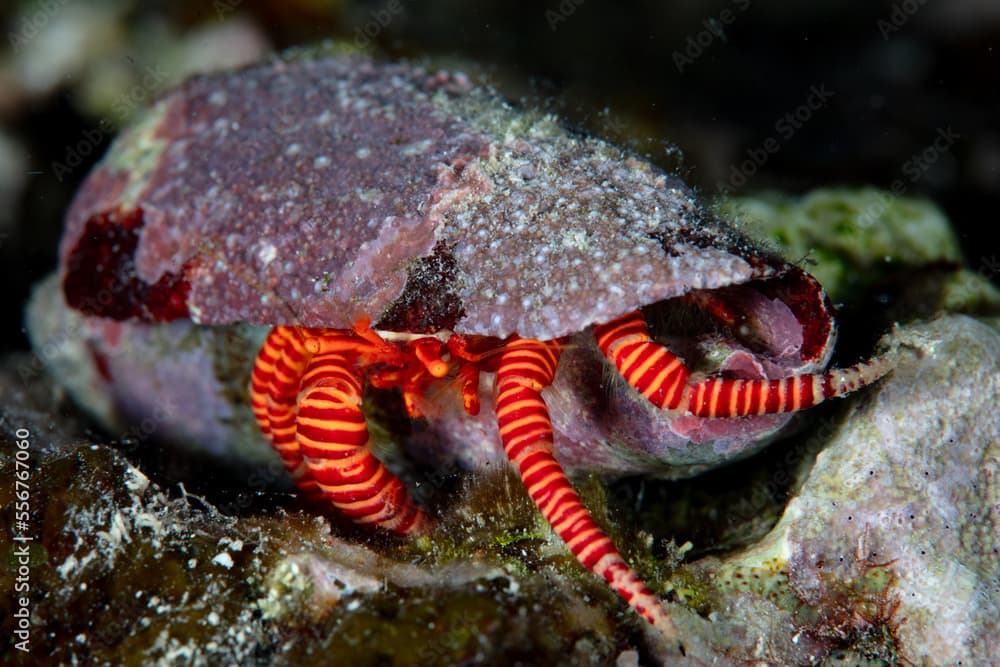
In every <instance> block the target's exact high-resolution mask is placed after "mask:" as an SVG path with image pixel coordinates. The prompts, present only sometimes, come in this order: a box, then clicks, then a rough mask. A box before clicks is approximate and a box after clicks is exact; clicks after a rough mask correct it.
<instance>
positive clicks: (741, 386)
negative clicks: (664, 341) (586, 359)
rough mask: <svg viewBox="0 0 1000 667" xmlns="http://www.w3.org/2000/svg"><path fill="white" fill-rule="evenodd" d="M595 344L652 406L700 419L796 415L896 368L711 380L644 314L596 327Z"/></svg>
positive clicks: (875, 365) (880, 361) (864, 366)
mask: <svg viewBox="0 0 1000 667" xmlns="http://www.w3.org/2000/svg"><path fill="white" fill-rule="evenodd" d="M594 334H595V336H596V337H597V345H598V347H600V348H601V351H602V352H603V353H604V356H606V357H607V358H608V360H609V361H611V363H612V364H614V365H615V367H616V368H617V369H618V371H619V372H620V373H621V375H622V377H624V378H625V380H626V381H627V382H628V383H629V384H630V385H632V386H633V387H635V389H636V390H638V391H639V393H640V394H642V395H643V396H645V397H646V398H647V399H648V400H649V401H650V402H651V403H652V404H653V405H655V406H656V407H658V408H665V409H667V410H680V411H686V412H690V413H691V414H693V415H695V416H698V417H707V418H729V417H745V416H748V415H763V414H776V413H781V412H795V411H798V410H804V409H806V408H809V407H812V406H814V405H816V404H817V403H820V402H822V401H825V400H827V399H829V398H836V397H838V396H843V395H845V394H849V393H851V392H852V391H854V390H856V389H858V388H860V387H863V386H865V385H866V384H870V383H872V382H875V381H876V380H878V379H879V378H881V377H882V376H883V375H885V374H886V373H888V372H889V371H890V370H892V363H891V361H890V360H889V359H888V358H886V357H880V358H876V359H872V360H870V361H866V362H862V363H858V364H855V365H854V366H851V367H849V368H844V369H834V370H830V371H826V372H825V373H806V374H802V375H792V376H790V377H785V378H777V379H774V380H771V379H766V378H764V379H739V378H728V377H719V376H713V377H707V378H703V379H700V380H697V381H692V379H691V371H690V369H688V368H687V366H685V365H684V362H683V361H681V360H680V358H679V357H677V356H676V355H675V354H673V353H672V352H670V350H668V349H667V348H666V347H664V346H663V345H661V344H659V343H657V342H655V341H654V340H652V338H651V337H650V335H649V329H648V328H647V326H646V322H645V320H643V318H642V314H641V313H639V312H638V311H633V312H631V313H628V314H627V315H625V316H623V317H621V318H619V319H617V320H615V321H613V322H610V323H608V324H603V325H600V326H597V327H595V328H594Z"/></svg>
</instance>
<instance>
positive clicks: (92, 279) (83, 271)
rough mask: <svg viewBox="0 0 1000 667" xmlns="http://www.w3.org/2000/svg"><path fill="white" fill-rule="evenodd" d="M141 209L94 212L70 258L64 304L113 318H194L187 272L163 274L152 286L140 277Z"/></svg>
mask: <svg viewBox="0 0 1000 667" xmlns="http://www.w3.org/2000/svg"><path fill="white" fill-rule="evenodd" d="M143 222H144V221H143V215H142V210H141V209H136V210H131V211H124V210H120V209H116V210H112V211H105V212H103V213H98V214H95V215H92V216H90V218H88V219H87V222H86V224H85V226H84V231H83V234H81V235H80V238H79V240H78V241H77V244H76V246H75V247H74V248H73V250H72V251H71V252H70V254H69V257H68V258H67V260H66V277H65V279H64V280H63V293H64V294H65V296H66V303H68V304H69V305H70V306H72V307H73V308H76V309H77V310H79V311H80V312H82V313H86V314H87V315H96V316H98V317H107V318H110V319H113V320H127V319H132V318H138V319H144V320H156V321H160V322H166V321H170V320H177V319H181V318H187V317H189V316H190V314H189V313H188V307H187V294H188V291H189V289H190V285H189V283H188V280H187V278H186V277H185V275H184V273H183V272H182V273H181V274H175V273H170V272H168V273H164V274H163V275H162V276H161V277H160V279H159V280H157V281H156V282H155V283H153V284H150V283H147V282H146V281H145V280H143V279H142V278H140V277H139V276H138V275H136V271H135V252H136V248H137V246H138V245H139V231H140V230H141V229H142V226H143Z"/></svg>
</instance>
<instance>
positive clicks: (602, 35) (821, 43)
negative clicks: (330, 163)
mask: <svg viewBox="0 0 1000 667" xmlns="http://www.w3.org/2000/svg"><path fill="white" fill-rule="evenodd" d="M8 5H10V6H8ZM22 5H24V6H22ZM77 5H80V6H84V7H86V6H101V7H105V8H107V7H112V8H113V9H114V16H115V17H116V21H117V23H118V25H119V28H118V29H119V30H120V31H126V32H127V31H129V30H132V29H133V28H134V27H135V26H145V27H147V28H148V26H149V25H155V26H161V27H163V26H166V28H164V31H165V32H166V33H167V34H176V35H178V38H179V39H180V37H181V36H183V35H187V34H190V33H192V32H193V31H197V30H199V29H203V28H205V27H206V26H209V27H211V26H212V25H215V24H218V23H220V22H227V21H233V20H240V21H245V22H248V23H249V24H250V25H251V26H253V27H254V28H255V29H256V30H258V31H259V33H260V34H261V35H263V36H265V37H266V41H267V42H268V43H270V45H272V46H273V47H275V48H279V49H280V48H285V47H288V46H293V45H298V44H306V43H310V42H314V41H316V40H319V39H323V38H327V37H335V38H338V37H339V38H343V39H347V40H355V41H359V42H371V43H372V44H373V45H374V46H375V47H376V48H377V49H378V50H380V51H382V52H384V53H386V54H388V55H390V56H393V57H395V56H401V57H412V58H424V57H428V56H431V57H434V58H440V59H442V61H453V60H454V59H459V60H460V61H464V62H468V61H474V62H476V63H479V66H480V68H481V69H482V71H484V72H485V74H486V75H487V76H488V77H489V78H490V79H491V80H493V81H494V82H495V83H496V84H497V85H499V86H500V87H501V88H502V89H503V90H504V91H505V92H506V93H507V94H508V95H510V96H513V97H514V98H519V97H522V96H523V97H526V98H528V99H529V101H533V102H534V103H540V104H543V105H545V106H548V107H550V108H552V109H554V110H558V111H559V112H560V113H562V114H563V115H565V116H567V117H569V118H570V120H571V122H573V123H575V124H577V125H579V126H580V127H581V128H584V129H587V130H589V131H592V132H595V133H598V134H601V135H604V136H607V137H609V138H612V139H616V140H618V141H622V142H625V143H628V144H629V145H630V146H632V147H633V148H635V149H636V150H638V151H640V152H642V153H644V154H646V155H647V156H648V157H649V158H650V159H652V160H653V161H655V162H657V163H659V164H661V165H663V166H665V167H667V168H668V169H671V170H672V171H677V172H679V173H681V174H682V175H683V176H684V177H685V178H686V179H687V180H688V181H689V182H691V183H692V184H694V185H696V186H698V187H699V188H700V189H701V191H702V192H703V193H704V195H705V196H706V197H708V198H712V197H714V196H716V195H717V193H718V191H719V187H720V185H725V183H726V181H727V179H729V177H730V174H731V173H732V169H733V165H739V164H740V163H742V162H744V161H745V160H747V159H748V153H747V151H748V150H751V149H755V148H758V147H760V146H761V145H762V144H763V143H764V142H765V140H766V139H767V138H768V137H775V138H777V139H778V140H779V150H778V152H777V153H775V154H772V155H769V156H768V158H767V160H766V162H765V163H764V164H763V165H762V166H760V167H759V168H757V167H756V166H755V167H754V168H753V171H754V172H755V173H753V175H752V176H749V177H748V178H747V180H746V183H745V184H744V185H743V186H742V187H741V188H735V191H736V192H737V193H740V194H743V193H750V192H752V191H755V190H760V189H767V188H777V189H780V190H783V191H786V192H804V191H807V190H809V189H810V188H813V187H817V186H826V185H836V184H853V185H874V186H881V187H889V186H890V185H891V184H892V183H893V182H894V181H896V180H898V179H902V181H903V182H904V183H905V187H906V194H907V195H918V196H926V197H928V198H930V199H932V200H934V201H935V202H937V203H938V204H940V205H941V206H942V207H943V208H944V209H945V211H946V212H947V214H948V215H949V216H950V218H951V220H952V221H953V223H954V225H955V226H956V228H957V229H958V231H959V233H960V237H961V242H962V245H963V248H964V251H965V253H966V257H967V259H968V262H969V264H970V266H971V267H972V268H973V269H979V270H984V269H985V271H984V272H986V273H990V272H993V277H994V280H995V279H996V274H995V271H994V268H995V266H996V263H997V259H996V254H997V246H996V244H995V242H994V241H993V239H992V236H993V234H994V233H995V230H996V227H997V224H996V211H997V208H998V205H1000V127H998V123H997V118H998V117H1000V115H998V112H1000V74H998V72H1000V48H998V46H1000V40H998V37H1000V3H996V2H991V1H989V0H952V1H948V2H945V1H944V0H925V1H924V2H920V1H919V0H899V1H897V2H868V1H861V0H858V1H844V2H835V1H825V2H824V1H822V0H819V1H816V2H809V3H803V2H791V1H789V2H785V1H782V0H720V1H717V2H694V1H674V2H663V1H653V0H648V1H645V2H627V3H607V2H597V1H596V0H582V1H581V0H563V1H562V2H553V1H549V2H527V1H522V2H511V1H509V0H504V1H500V0H496V1H485V2H484V1H477V2H466V1H463V0H441V1H437V2H432V1H421V0H383V1H375V2H348V1H344V2H335V1H333V2H322V1H319V0H298V1H293V2H281V3H278V2H265V1H254V0H246V1H245V2H239V0H216V2H214V3H212V2H198V3H194V2H177V3H167V2H152V3H141V5H140V3H131V2H126V1H125V0H122V1H120V2H110V1H108V2H102V3H74V2H70V1H69V0H63V1H62V2H58V1H57V2H53V3H51V6H52V9H51V10H48V11H49V12H50V13H55V14H58V13H60V12H68V11H71V10H72V11H75V10H77V9H79V7H78V6H77ZM25 6H28V3H17V2H15V3H4V5H3V7H4V8H3V9H0V26H2V27H3V29H4V30H3V34H4V35H5V36H6V39H5V40H4V41H3V43H2V44H0V131H2V132H3V133H4V134H5V135H6V136H7V138H8V139H12V140H13V141H14V142H16V147H17V148H16V150H17V151H18V154H19V156H20V158H21V159H20V162H19V163H16V164H17V167H18V168H19V169H21V170H25V173H24V174H23V177H22V178H19V179H18V178H14V179H12V180H13V181H20V184H19V185H17V186H15V187H11V186H9V185H8V186H7V187H8V189H9V190H12V192H11V193H9V194H8V195H7V196H6V198H5V199H2V200H0V206H3V210H2V211H0V271H2V275H0V281H2V283H0V284H2V289H0V299H2V304H0V307H2V308H3V318H4V322H5V323H9V326H4V327H3V328H2V329H0V349H4V350H6V349H11V348H24V347H26V346H27V340H26V338H25V337H24V333H23V331H22V329H21V325H20V322H21V308H22V306H23V303H24V300H25V298H26V296H27V294H28V290H29V288H30V285H31V284H32V283H34V282H35V281H37V280H39V279H40V278H41V277H42V276H44V275H45V274H46V273H47V272H48V271H50V270H52V269H53V268H54V266H55V261H56V259H55V251H56V247H57V241H58V235H59V232H60V228H61V216H62V215H63V212H64V211H65V209H66V207H67V205H68V202H69V199H70V197H71V196H72V192H73V190H74V189H75V187H76V186H77V185H78V183H79V181H80V180H81V179H82V178H83V177H84V176H85V174H86V172H87V166H86V165H81V166H80V167H79V168H76V169H74V170H73V171H72V172H71V173H70V174H69V175H68V176H66V177H65V178H64V179H63V180H62V181H61V182H60V181H59V180H58V179H57V178H55V175H54V174H53V164H54V163H55V162H57V161H59V160H62V159H64V157H65V155H66V151H67V146H70V145H72V144H73V143H74V142H77V141H79V140H80V137H81V136H85V135H84V133H86V132H87V131H88V130H93V129H94V128H103V127H107V126H108V125H107V123H108V120H109V119H108V118H105V117H102V116H101V115H100V114H95V113H93V111H88V109H87V106H86V105H84V104H81V103H80V97H81V94H80V81H79V80H77V79H76V75H75V74H72V73H70V74H68V75H66V76H64V77H62V78H61V79H60V80H59V83H58V84H56V85H53V86H50V87H49V88H48V89H46V90H45V91H43V92H40V93H39V92H34V93H30V94H28V93H25V92H24V91H23V90H20V89H19V86H20V87H21V88H24V86H25V82H24V81H23V80H22V81H20V83H18V81H17V79H16V77H15V76H14V75H12V74H11V72H12V70H13V69H16V67H15V65H16V63H17V59H18V58H24V57H26V56H25V49H23V48H16V49H15V48H14V47H15V46H19V45H17V44H15V41H16V40H15V36H16V35H19V34H21V33H20V32H19V30H21V29H22V28H23V21H24V18H25V16H28V17H30V16H33V15H37V13H38V11H39V10H37V9H30V8H29V9H25ZM724 12H729V13H728V14H727V13H724ZM43 18H45V19H46V21H48V20H52V17H51V16H50V15H49V14H48V13H47V14H45V15H44V16H43ZM365 30H367V32H368V33H370V34H372V35H373V37H372V38H371V39H368V38H366V37H361V36H359V35H364V32H363V31H365ZM359 31H361V32H359ZM126 41H128V40H126ZM131 44H132V45H131V46H126V47H124V48H122V49H121V50H120V53H118V55H116V56H114V57H116V58H119V59H121V60H122V61H123V62H124V61H127V62H128V63H134V61H141V60H143V59H144V58H145V59H149V58H150V57H152V56H151V54H150V53H148V52H146V50H145V49H144V45H143V39H142V38H141V37H138V38H135V39H133V40H132V42H131ZM79 58H80V59H81V60H85V59H87V58H88V54H87V53H86V51H85V50H84V51H81V53H80V54H79ZM106 58H107V56H105V62H108V61H107V59H106ZM22 64H23V63H22ZM112 64H115V63H114V61H112ZM97 67H100V65H98V66H97ZM91 74H93V72H91ZM81 76H82V75H81ZM814 86H815V87H825V89H826V90H829V91H832V92H833V97H832V98H831V99H830V100H829V101H828V102H827V103H826V104H825V105H824V106H823V107H822V108H820V109H818V110H815V112H814V113H812V114H811V117H810V119H809V120H808V121H807V122H806V123H804V124H803V125H802V127H801V129H798V130H796V131H795V132H794V134H792V136H790V137H787V138H786V137H784V136H782V135H781V134H780V133H779V132H778V131H777V130H776V124H777V123H778V122H779V120H780V119H781V118H782V117H783V116H785V114H787V113H789V112H794V111H795V109H796V108H797V107H798V106H799V105H801V104H803V103H804V102H805V101H806V99H807V97H808V95H809V91H810V89H812V88H813V87H814ZM144 92H149V91H145V90H144ZM111 120H112V121H115V120H117V119H115V118H112V119H111ZM949 128H950V130H951V132H953V133H957V134H958V135H959V137H960V138H959V139H958V141H956V142H955V143H954V144H953V145H951V146H950V147H949V148H948V149H947V150H946V151H943V152H939V153H938V154H936V155H935V159H934V160H933V161H932V164H928V165H927V166H928V168H927V170H926V171H923V170H922V169H920V170H918V171H916V172H915V171H914V170H913V167H914V166H916V164H917V163H915V162H913V161H912V160H913V158H914V156H919V155H920V154H921V153H922V152H923V151H925V150H926V149H928V147H930V146H931V145H932V144H933V142H934V140H935V138H936V137H937V136H938V133H939V132H946V131H948V129H949ZM109 137H110V132H106V133H104V134H103V136H102V138H101V139H100V140H99V141H98V144H99V146H98V150H95V151H94V152H93V153H92V154H91V155H90V156H89V157H88V158H87V161H88V162H90V163H92V162H93V161H95V160H96V159H97V157H98V156H99V155H100V153H101V152H103V149H104V148H106V146H107V144H108V142H109ZM918 160H919V158H918ZM908 162H909V163H910V169H907V168H906V165H907V163H908ZM2 171H3V170H2V169H0V173H2ZM19 173H20V172H19ZM914 173H916V174H917V177H916V178H911V176H912V175H913V174H914ZM2 190H3V185H2V184H0V191H2ZM991 267H992V268H991Z"/></svg>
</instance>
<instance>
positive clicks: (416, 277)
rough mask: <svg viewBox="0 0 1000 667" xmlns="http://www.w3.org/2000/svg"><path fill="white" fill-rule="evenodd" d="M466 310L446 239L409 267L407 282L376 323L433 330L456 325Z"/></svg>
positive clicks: (385, 326) (396, 328)
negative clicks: (463, 306)
mask: <svg viewBox="0 0 1000 667" xmlns="http://www.w3.org/2000/svg"><path fill="white" fill-rule="evenodd" d="M463 314H464V311H463V308H462V298H461V297H460V296H459V280H458V266H457V264H456V262H455V256H454V255H453V254H452V253H451V251H450V250H449V249H448V247H447V246H446V245H445V244H443V243H438V244H437V245H436V246H435V247H434V252H433V253H432V254H430V255H428V256H427V257H421V258H420V259H418V260H416V261H415V262H414V263H413V265H412V266H411V267H410V271H409V273H408V274H407V277H406V286H405V287H404V288H403V292H402V293H401V294H400V296H399V298H398V299H396V301H395V302H394V303H393V304H392V305H391V306H389V308H388V309H386V312H385V314H384V315H383V316H382V319H381V320H380V321H379V322H378V323H377V325H376V326H377V327H378V328H379V329H387V330H392V331H412V332H414V333H432V332H434V331H438V330H440V329H454V328H455V324H456V323H457V322H458V321H459V320H460V319H461V318H462V315H463Z"/></svg>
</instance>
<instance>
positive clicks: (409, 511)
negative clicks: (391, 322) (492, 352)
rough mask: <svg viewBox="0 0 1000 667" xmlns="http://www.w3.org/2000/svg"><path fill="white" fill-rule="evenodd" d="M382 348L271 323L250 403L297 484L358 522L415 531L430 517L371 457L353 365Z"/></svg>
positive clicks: (350, 335) (338, 334)
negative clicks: (426, 515)
mask: <svg viewBox="0 0 1000 667" xmlns="http://www.w3.org/2000/svg"><path fill="white" fill-rule="evenodd" d="M313 333H315V334H316V335H315V336H314V335H313ZM386 350H389V351H392V350H393V348H391V347H388V346H387V347H386V348H380V347H378V346H375V345H373V344H372V343H371V342H369V341H367V340H365V339H364V338H361V337H359V336H357V335H356V334H355V333H354V332H351V331H337V330H325V331H322V332H310V331H309V330H304V333H303V330H300V329H295V328H292V327H276V328H275V330H274V331H273V332H272V333H271V335H270V336H269V337H268V339H267V341H266V342H265V344H264V346H263V347H262V349H261V352H260V353H259V355H258V358H257V363H256V365H255V367H254V374H253V379H252V380H251V404H252V406H253V408H254V412H255V415H256V416H257V419H258V422H259V423H260V426H261V430H262V431H264V433H265V435H267V436H268V437H269V438H270V439H271V443H272V445H273V446H274V448H275V450H276V451H277V452H278V454H279V455H280V456H281V458H282V460H283V461H284V463H285V467H286V468H288V469H289V471H291V472H292V475H293V478H294V479H295V482H296V485H298V486H299V488H300V489H302V490H303V491H305V492H307V493H308V494H309V495H311V496H312V497H313V498H317V499H321V500H326V501H328V502H330V503H331V504H332V505H333V506H334V507H336V508H337V509H338V510H339V511H340V512H341V513H343V514H344V515H346V516H347V517H349V518H350V519H351V520H352V521H354V522H355V523H359V524H373V525H376V526H379V527H381V528H385V529H387V530H390V531H392V532H395V533H399V534H413V533H418V532H421V531H422V530H423V529H424V528H425V527H426V524H427V519H426V517H425V515H424V514H423V512H422V511H421V510H420V509H419V508H418V507H417V506H416V504H415V503H414V502H413V500H412V499H411V498H410V495H409V493H408V492H407V491H406V488H405V487H404V486H403V483H402V482H400V481H399V479H398V478H397V477H396V476H395V475H393V474H392V473H391V472H389V470H388V469H387V468H386V467H385V465H384V464H382V462H381V461H379V460H378V459H377V458H376V457H375V455H374V454H372V452H371V449H370V447H369V442H368V426H367V424H366V422H365V416H364V414H363V413H362V411H361V397H362V386H361V379H360V377H359V370H358V364H359V363H361V364H367V363H370V362H371V361H372V360H373V358H372V357H373V356H374V357H377V356H378V355H379V354H384V353H385V351H386Z"/></svg>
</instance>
